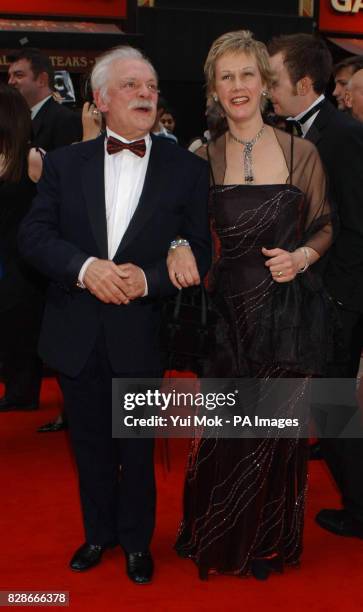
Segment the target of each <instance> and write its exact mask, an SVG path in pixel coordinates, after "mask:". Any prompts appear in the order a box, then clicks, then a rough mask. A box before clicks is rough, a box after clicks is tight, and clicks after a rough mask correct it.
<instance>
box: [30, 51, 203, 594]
mask: <svg viewBox="0 0 363 612" xmlns="http://www.w3.org/2000/svg"><path fill="white" fill-rule="evenodd" d="M92 88H93V91H94V98H95V101H96V103H97V106H98V109H99V110H100V111H101V112H102V113H103V114H104V116H105V119H106V126H107V129H106V131H107V134H106V136H104V135H102V136H100V137H99V138H97V139H95V140H93V141H89V142H84V143H81V144H77V145H74V146H72V147H66V148H63V149H60V150H59V151H56V152H54V153H52V154H50V155H47V157H46V159H45V166H44V174H43V179H42V180H41V182H40V184H39V193H38V196H37V198H36V199H35V201H34V205H33V209H32V211H31V212H30V214H29V215H28V217H27V218H26V219H25V222H24V224H23V227H22V230H21V234H20V238H19V243H20V246H21V249H22V251H23V254H24V256H25V257H26V258H27V259H28V260H29V262H30V263H31V264H32V265H33V266H34V267H36V268H38V269H39V270H40V271H41V272H42V273H43V274H45V275H47V276H48V277H49V278H50V281H51V283H50V289H49V293H48V301H47V305H46V310H45V317H44V321H43V328H42V333H41V338H40V351H41V355H42V356H43V357H44V359H45V360H46V361H47V363H49V364H50V365H51V366H52V367H53V368H54V369H56V370H58V371H59V372H60V382H61V386H62V390H63V394H64V400H65V408H66V412H67V415H68V419H69V426H70V434H71V438H72V442H73V446H74V450H75V455H76V460H77V466H78V472H79V484H80V494H81V502H82V509H83V518H84V526H85V533H86V542H85V543H84V544H83V545H82V546H81V547H80V548H79V549H78V550H77V551H76V553H75V554H74V556H73V558H72V560H71V568H72V569H73V570H78V571H81V570H86V569H88V568H90V567H92V566H94V565H96V564H97V563H98V562H99V561H100V560H101V556H102V554H103V552H104V551H105V549H106V548H107V547H110V546H113V545H115V544H117V543H119V544H121V546H122V548H123V550H124V552H125V555H126V567H127V573H128V576H129V577H130V578H131V580H133V581H134V582H135V583H138V584H142V583H146V582H150V580H151V577H152V573H153V562H152V558H151V554H150V551H149V544H150V541H151V537H152V533H153V529H154V519H155V483H154V470H153V458H152V455H153V444H152V440H140V439H139V440H126V439H125V440H119V439H117V440H116V439H112V438H111V435H112V434H111V421H112V418H111V386H112V385H111V382H112V377H157V376H159V375H160V374H161V373H162V367H161V360H160V354H159V343H158V329H159V325H160V302H161V298H163V296H166V295H168V294H171V293H172V292H173V288H172V284H171V283H170V280H169V277H168V273H167V268H166V257H167V253H168V249H169V245H170V242H171V241H172V240H173V239H174V238H175V237H176V236H178V235H182V236H183V237H185V238H186V239H187V240H188V241H189V242H190V245H191V246H192V247H193V249H195V251H196V253H197V261H198V265H199V271H200V274H201V275H204V274H205V273H206V271H207V270H208V267H209V265H210V236H209V226H208V212H207V199H208V190H209V176H208V166H207V164H206V163H205V162H204V161H201V160H200V159H198V158H196V157H195V156H193V155H191V154H190V153H189V152H187V151H184V150H183V149H181V148H179V147H178V146H170V144H169V143H168V142H167V141H166V140H164V139H161V138H157V137H154V136H153V135H151V134H150V131H151V128H152V126H153V124H154V121H155V115H156V106H157V98H158V81H157V76H156V73H155V70H154V68H153V67H152V65H151V64H150V63H149V62H148V61H147V60H146V59H145V58H144V57H143V56H142V55H141V53H140V52H139V51H137V50H136V49H133V48H131V47H119V48H116V49H114V50H112V51H110V52H109V53H106V54H105V55H104V56H101V57H100V58H99V59H98V61H97V62H96V65H95V67H94V69H93V73H92ZM195 280H196V282H197V281H198V279H197V278H196V279H195ZM120 467H121V470H120Z"/></svg>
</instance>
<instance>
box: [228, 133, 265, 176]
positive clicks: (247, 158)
mask: <svg viewBox="0 0 363 612" xmlns="http://www.w3.org/2000/svg"><path fill="white" fill-rule="evenodd" d="M264 129H265V126H264V125H263V126H262V128H261V129H260V131H259V132H258V133H257V134H256V136H255V137H254V138H252V140H242V138H237V136H235V135H234V134H232V132H231V131H230V130H229V135H230V136H231V138H232V139H233V140H234V141H235V142H238V143H239V144H242V145H244V150H243V169H244V175H245V183H253V181H254V177H253V168H252V149H253V147H254V146H255V144H256V142H257V141H258V140H259V139H260V138H261V136H262V134H263V131H264Z"/></svg>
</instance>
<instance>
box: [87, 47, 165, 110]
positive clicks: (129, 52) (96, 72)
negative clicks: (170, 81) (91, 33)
mask: <svg viewBox="0 0 363 612" xmlns="http://www.w3.org/2000/svg"><path fill="white" fill-rule="evenodd" d="M127 59H136V60H141V61H142V62H145V64H147V65H148V66H149V68H150V69H151V70H152V72H153V73H154V75H155V78H156V80H157V78H158V76H157V73H156V70H155V68H154V66H153V65H152V64H151V62H149V60H148V59H147V58H146V57H145V56H144V55H143V54H142V53H141V51H139V50H138V49H135V48H134V47H129V46H127V45H123V46H122V47H115V48H114V49H111V51H107V52H106V53H103V54H102V55H100V56H99V57H98V58H97V59H96V63H95V65H94V67H93V70H92V74H91V87H92V91H95V90H99V91H100V94H101V97H102V99H103V100H104V101H106V100H107V87H108V81H109V78H110V67H111V65H112V64H113V62H115V61H117V60H127Z"/></svg>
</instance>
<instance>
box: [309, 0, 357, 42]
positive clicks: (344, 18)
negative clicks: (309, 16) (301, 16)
mask: <svg viewBox="0 0 363 612" xmlns="http://www.w3.org/2000/svg"><path fill="white" fill-rule="evenodd" d="M340 4H342V5H343V4H345V3H343V2H342V1H341V2H340ZM355 4H356V2H355V0H352V1H351V2H347V5H348V6H350V7H354V5H355ZM362 4H363V3H362ZM319 30H322V31H323V32H344V33H350V34H363V9H361V10H360V11H358V13H352V12H347V13H341V12H338V11H336V10H335V9H333V7H332V2H331V0H320V5H319Z"/></svg>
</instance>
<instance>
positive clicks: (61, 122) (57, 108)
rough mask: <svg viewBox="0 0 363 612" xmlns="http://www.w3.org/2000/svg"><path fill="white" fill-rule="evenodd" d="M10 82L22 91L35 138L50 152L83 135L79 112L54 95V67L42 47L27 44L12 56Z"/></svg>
mask: <svg viewBox="0 0 363 612" xmlns="http://www.w3.org/2000/svg"><path fill="white" fill-rule="evenodd" d="M8 75H9V79H8V82H9V85H12V86H13V87H15V88H16V89H18V90H19V91H20V93H21V94H22V95H23V96H24V98H25V100H26V101H27V103H28V106H29V108H30V111H31V117H32V128H33V142H32V144H33V145H34V146H35V147H40V148H41V149H44V151H45V152H46V153H48V152H49V151H53V150H54V149H57V148H58V147H62V146H64V145H68V144H71V143H72V142H77V141H79V140H81V138H82V122H81V118H80V116H79V115H78V113H75V112H74V111H72V110H70V109H69V108H66V107H65V106H62V105H61V104H59V103H58V102H55V100H54V99H53V89H54V70H53V66H52V63H51V61H50V59H49V58H48V57H47V56H46V55H44V54H43V53H41V52H40V51H39V50H38V49H32V48H25V49H21V50H20V51H17V52H15V53H14V54H13V55H11V56H10V66H9V72H8Z"/></svg>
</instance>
